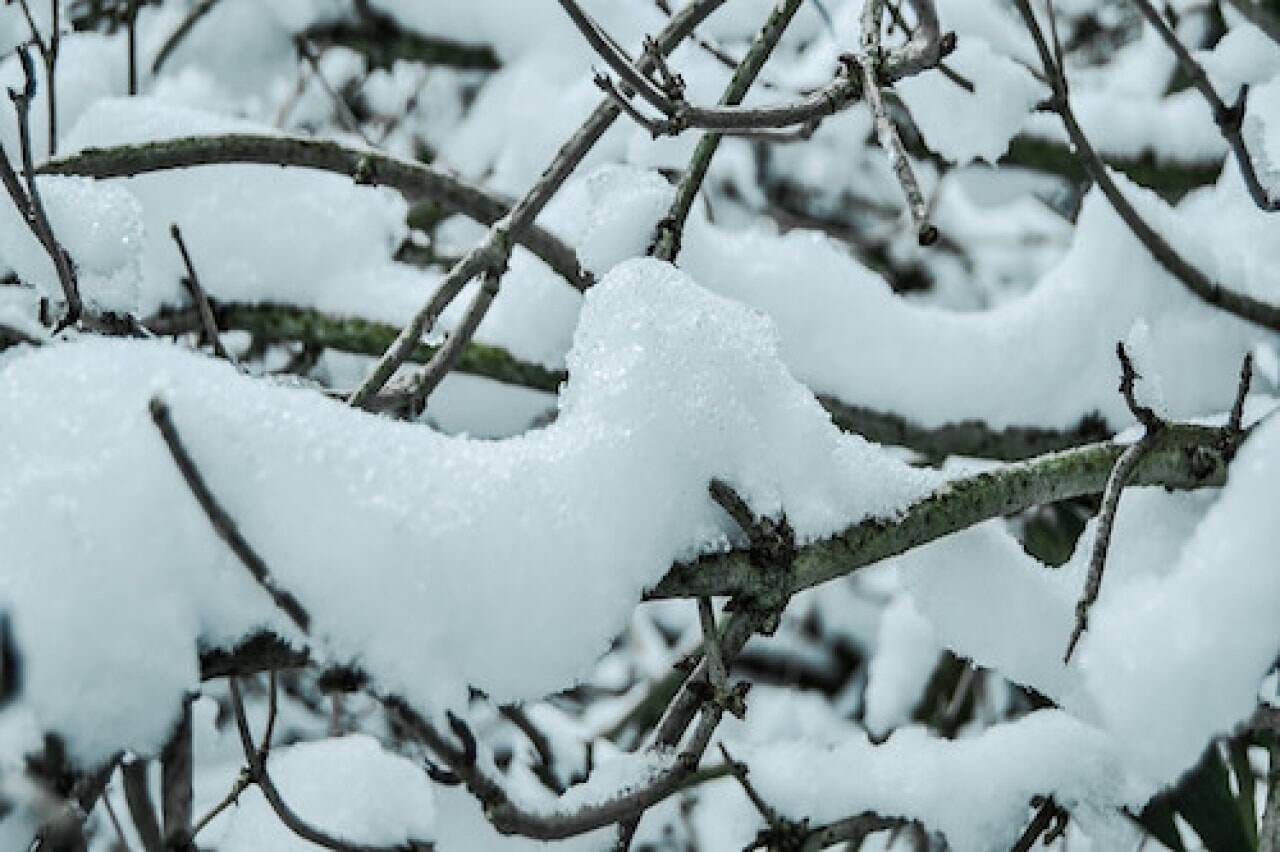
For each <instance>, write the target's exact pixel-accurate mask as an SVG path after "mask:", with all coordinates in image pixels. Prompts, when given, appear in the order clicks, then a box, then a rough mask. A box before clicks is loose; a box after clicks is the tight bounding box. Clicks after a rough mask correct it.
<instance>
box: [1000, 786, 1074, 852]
mask: <svg viewBox="0 0 1280 852" xmlns="http://www.w3.org/2000/svg"><path fill="white" fill-rule="evenodd" d="M1061 814H1062V809H1061V808H1060V807H1058V803H1057V802H1055V801H1054V800H1053V797H1052V796H1050V797H1048V798H1046V799H1045V800H1044V801H1043V802H1041V803H1040V807H1039V808H1038V809H1037V810H1036V812H1035V815H1034V816H1032V818H1031V822H1029V823H1027V827H1026V829H1025V830H1024V831H1023V832H1022V834H1021V835H1020V836H1019V837H1018V840H1017V842H1015V843H1014V844H1013V847H1012V848H1011V849H1010V852H1030V850H1031V848H1032V847H1033V846H1035V845H1036V841H1037V840H1039V839H1040V838H1041V837H1042V836H1043V837H1044V838H1045V844H1046V845H1047V844H1048V843H1050V842H1051V841H1052V837H1051V836H1050V833H1051V832H1052V831H1053V830H1054V829H1053V826H1054V823H1055V822H1059V821H1060V820H1061V819H1062V817H1061Z"/></svg>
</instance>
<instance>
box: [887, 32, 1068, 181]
mask: <svg viewBox="0 0 1280 852" xmlns="http://www.w3.org/2000/svg"><path fill="white" fill-rule="evenodd" d="M946 62H947V66H948V67H949V68H951V69H953V70H954V71H955V72H956V73H958V74H960V75H961V76H962V77H963V78H964V79H966V80H968V81H969V82H970V83H971V84H972V85H973V91H972V92H969V91H966V90H965V89H964V88H962V87H961V86H960V85H959V84H958V83H955V82H953V81H952V80H951V79H950V78H949V77H947V76H946V75H945V74H943V73H942V72H941V71H937V70H931V71H926V72H924V73H923V74H917V75H915V76H912V77H907V78H906V79H904V80H900V81H899V82H898V83H897V84H896V85H895V87H894V88H895V89H896V90H897V91H898V92H899V93H900V94H901V95H902V99H903V101H905V102H906V105H907V109H908V110H910V112H911V118H912V120H913V121H914V122H915V124H916V127H917V128H919V130H920V133H921V134H922V135H923V136H924V139H925V143H926V144H927V145H928V146H929V147H930V148H932V149H933V150H934V151H936V152H938V153H939V154H941V155H942V156H944V157H946V158H947V159H948V160H950V161H951V162H954V163H960V164H964V163H968V162H970V161H972V160H975V159H983V160H986V161H987V162H988V163H995V162H996V161H997V160H999V159H1000V158H1001V157H1002V156H1004V153H1005V151H1006V150H1008V148H1009V140H1010V139H1012V138H1013V136H1014V134H1016V133H1017V132H1018V131H1019V130H1021V129H1022V125H1023V124H1024V122H1025V121H1026V117H1027V115H1028V114H1029V113H1030V112H1031V110H1032V108H1034V107H1035V105H1036V104H1037V103H1039V102H1040V101H1042V100H1044V99H1045V98H1046V97H1047V96H1048V94H1049V91H1048V88H1047V87H1046V86H1045V85H1044V84H1043V83H1041V82H1039V81H1038V80H1036V78H1035V77H1033V76H1031V72H1030V71H1028V70H1027V69H1026V67H1025V66H1023V65H1020V64H1018V63H1017V62H1015V61H1013V60H1012V59H1010V58H1009V57H1007V56H1004V55H1002V54H1000V53H996V52H994V51H993V50H992V49H991V45H989V44H987V43H986V42H985V41H982V40H981V39H976V38H975V39H969V38H965V39H960V40H958V41H957V44H956V49H955V51H954V52H953V53H952V54H951V55H950V56H948V57H947V59H946Z"/></svg>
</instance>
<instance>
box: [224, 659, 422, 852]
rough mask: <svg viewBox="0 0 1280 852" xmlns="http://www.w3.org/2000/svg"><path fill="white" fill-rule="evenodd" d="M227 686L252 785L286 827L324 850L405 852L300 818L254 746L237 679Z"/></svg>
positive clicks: (420, 845)
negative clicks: (344, 835)
mask: <svg viewBox="0 0 1280 852" xmlns="http://www.w3.org/2000/svg"><path fill="white" fill-rule="evenodd" d="M227 686H228V688H229V690H230V692H231V709H232V712H233V713H234V714H235V717H236V730H237V731H238V732H239V734H240V745H241V747H242V748H243V749H244V756H245V760H247V761H248V763H249V774H250V776H251V777H252V779H253V783H254V784H257V785H258V789H259V790H261V791H262V797H263V798H264V799H266V801H267V804H268V805H270V806H271V809H272V810H273V811H275V813H276V816H277V817H278V818H279V819H280V822H281V823H283V824H284V826H285V827H286V828H288V829H289V830H290V831H292V832H293V833H294V834H296V835H298V837H301V838H302V839H303V840H306V841H307V842H309V843H314V844H315V845H317V846H322V847H324V848H325V849H332V850H334V852H402V850H403V849H404V848H405V845H404V844H396V845H394V846H371V845H368V844H364V843H352V842H350V841H347V840H342V839H339V838H337V837H334V836H333V835H331V834H329V833H328V832H326V831H323V830H322V829H319V828H316V827H315V826H314V825H311V824H310V823H308V822H307V821H305V820H303V819H302V818H301V817H299V816H298V814H297V813H296V812H294V810H293V809H292V808H290V807H289V805H288V804H287V803H286V802H285V800H284V798H283V797H282V796H281V795H280V790H279V789H278V788H277V787H276V785H275V782H274V781H273V780H272V779H271V775H270V774H269V773H268V772H267V764H266V760H265V758H264V754H263V752H262V751H261V750H260V749H259V748H257V747H255V746H254V744H253V734H251V733H250V732H249V721H248V719H247V718H246V716H245V710H244V699H243V698H242V697H241V695H240V686H239V684H237V683H236V679H235V678H228V679H227ZM414 846H415V847H416V848H419V849H422V848H432V847H431V846H430V845H429V844H421V843H415V844H414Z"/></svg>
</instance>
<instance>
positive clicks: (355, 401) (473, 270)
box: [348, 0, 725, 406]
mask: <svg viewBox="0 0 1280 852" xmlns="http://www.w3.org/2000/svg"><path fill="white" fill-rule="evenodd" d="M724 2H725V0H696V2H693V3H690V4H689V5H687V6H685V7H684V8H683V9H682V10H681V11H680V14H679V15H677V16H676V17H674V18H672V19H671V21H670V23H668V24H667V26H666V27H665V28H664V29H663V30H662V32H661V33H660V34H659V35H658V36H657V38H656V39H655V42H656V44H657V49H656V50H655V51H654V52H653V53H650V54H646V55H645V56H644V57H642V58H641V60H640V69H641V71H644V70H646V69H647V68H649V67H650V66H651V64H652V63H653V57H654V56H655V55H666V54H668V53H670V52H671V51H672V50H674V49H675V47H676V45H678V44H679V43H680V42H681V41H682V40H683V39H684V38H685V37H686V36H687V35H689V33H691V32H692V31H693V28H694V27H696V26H697V25H698V24H699V23H700V22H701V21H702V20H703V19H704V18H705V17H706V16H707V15H710V14H711V12H713V11H714V10H715V9H717V8H719V7H720V5H721V4H723V3H724ZM619 112H620V110H619V108H618V106H617V104H615V103H614V102H613V100H611V99H608V98H606V99H605V101H604V102H603V103H601V104H600V105H599V106H597V107H596V109H595V111H594V112H592V113H591V115H590V116H589V117H588V118H587V120H586V122H585V123H584V124H583V125H582V126H581V127H579V128H578V131H577V132H576V133H574V134H573V136H571V137H570V138H569V140H568V141H567V142H565V143H564V145H563V146H561V148H560V150H559V152H557V154H556V156H555V158H554V159H553V160H552V161H551V164H550V165H549V166H547V168H546V170H545V171H544V172H543V173H542V176H541V177H540V178H539V179H538V180H537V181H536V182H535V183H534V185H533V186H532V187H530V189H529V191H528V192H527V193H525V196H524V197H523V198H521V199H520V201H519V202H517V203H516V205H515V206H514V207H512V208H511V210H510V211H509V212H508V213H507V215H505V216H503V217H502V219H501V220H499V221H498V222H496V223H494V225H493V226H492V227H491V228H490V230H489V233H488V235H487V236H486V237H485V239H484V240H483V241H482V242H480V243H479V244H478V245H476V246H475V247H474V248H473V249H472V250H471V251H469V252H467V254H466V255H465V256H464V257H463V258H462V259H461V260H460V261H458V263H457V264H455V265H454V267H453V268H452V269H451V270H449V273H448V275H446V276H445V279H444V280H443V281H442V282H441V284H440V287H439V289H437V291H436V293H435V294H434V295H433V296H432V297H431V300H430V301H429V302H427V304H425V305H423V306H422V308H421V309H419V311H418V313H417V314H415V315H414V317H413V319H412V320H411V321H410V322H409V324H408V325H406V326H405V327H404V328H403V329H402V330H401V332H400V335H399V336H398V337H397V338H396V341H395V342H394V343H393V344H392V345H391V346H390V347H388V349H387V351H386V352H384V353H383V355H382V357H381V358H379V359H378V362H377V364H375V365H374V367H373V369H372V370H371V371H370V373H369V375H368V376H367V377H366V378H365V380H364V382H363V383H361V385H360V387H359V388H357V389H356V391H355V392H354V393H353V394H352V395H351V398H350V399H349V400H348V402H349V403H350V404H351V405H356V406H363V405H365V404H367V403H368V402H369V400H370V399H372V398H373V397H374V395H375V394H377V392H378V391H379V390H381V389H382V387H383V385H385V384H386V382H387V380H388V379H390V378H391V376H392V374H393V373H395V371H396V369H397V368H398V367H399V366H400V365H401V364H403V363H404V362H405V360H406V359H407V358H408V357H409V355H410V353H412V352H413V350H414V348H415V347H416V346H417V344H418V342H419V341H420V339H421V337H422V335H423V334H424V333H425V332H426V331H427V330H428V329H430V328H431V326H432V325H433V324H434V323H435V321H436V320H437V319H438V318H439V316H440V313H441V312H442V311H443V310H444V309H445V307H447V306H448V305H449V303H450V302H452V301H453V299H454V298H455V297H456V296H457V294H458V293H459V292H461V290H462V288H463V287H464V286H466V284H467V282H468V281H470V280H471V279H472V278H474V277H476V276H477V275H479V274H481V273H483V272H486V271H489V272H493V273H495V274H501V273H502V271H503V270H504V269H505V268H506V262H507V259H508V258H509V257H510V255H511V241H512V240H514V239H519V238H520V237H521V235H523V234H524V233H525V232H526V231H527V230H528V229H529V228H531V227H532V226H533V222H534V219H536V218H537V216H538V214H539V213H541V212H542V210H543V208H544V207H546V205H547V203H548V202H549V201H550V200H551V198H552V197H553V196H554V195H555V194H556V193H557V192H558V191H559V190H560V187H561V186H563V185H564V182H565V181H566V180H567V179H568V178H569V175H570V174H572V173H573V171H574V169H576V168H577V167H578V164H579V163H581V162H582V160H583V158H584V157H586V155H587V153H588V152H590V150H591V149H592V148H593V147H595V144H596V142H598V141H599V140H600V137H601V136H603V135H604V133H605V131H606V130H608V129H609V127H610V126H612V124H613V122H614V121H615V120H616V119H617V117H618V115H619Z"/></svg>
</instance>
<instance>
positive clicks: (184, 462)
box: [151, 397, 311, 633]
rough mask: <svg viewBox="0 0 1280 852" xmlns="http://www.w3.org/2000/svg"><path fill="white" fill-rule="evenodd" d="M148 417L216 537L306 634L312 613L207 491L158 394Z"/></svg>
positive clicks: (206, 486) (211, 493)
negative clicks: (283, 585)
mask: <svg viewBox="0 0 1280 852" xmlns="http://www.w3.org/2000/svg"><path fill="white" fill-rule="evenodd" d="M151 420H152V422H154V423H155V425H156V429H158V430H159V431H160V436H161V437H162V438H164V442H165V445H166V446H168V448H169V454H170V455H171V456H173V462H174V464H176V465H177V466H178V470H179V471H180V472H181V473H182V478H183V479H184V480H185V481H186V483H187V487H188V488H189V489H191V496H192V497H194V498H195V500H196V502H197V503H199V504H200V509H201V510H202V511H203V512H204V514H205V516H206V517H207V518H208V519H209V523H210V525H211V526H212V527H213V531H214V532H215V533H217V535H218V538H220V539H222V540H223V541H224V542H225V543H226V545H227V546H228V547H229V548H231V551H232V552H233V553H234V554H235V555H236V556H237V557H238V558H239V560H240V561H241V562H242V563H243V564H244V567H245V568H247V569H248V570H249V573H250V574H252V575H253V579H255V580H257V582H258V585H260V586H262V588H263V590H265V591H266V592H267V594H269V595H270V596H271V600H272V601H273V602H274V603H275V605H276V606H277V607H279V608H280V610H281V611H282V612H283V613H284V614H285V615H287V616H288V617H289V620H290V621H292V622H293V623H294V625H295V626H296V627H297V628H298V629H299V630H301V631H302V632H303V633H306V632H307V631H308V629H309V627H310V625H311V616H310V615H309V614H308V613H307V611H306V610H305V609H303V607H302V604H301V603H299V602H298V599H297V598H295V597H294V596H293V594H292V593H291V592H289V591H288V590H286V589H282V588H280V587H279V586H278V585H277V584H276V582H275V579H274V578H273V577H272V576H271V571H270V570H269V569H268V568H267V563H266V562H265V561H263V559H262V557H261V556H259V555H258V552H257V551H256V550H254V549H253V546H252V545H250V544H249V542H248V541H246V540H245V538H244V536H242V535H241V534H240V529H239V527H238V526H237V525H236V522H235V520H234V519H233V518H232V517H231V516H230V515H229V514H227V511H226V510H225V509H223V508H222V506H221V504H219V503H218V500H217V498H216V497H214V496H213V492H212V491H210V490H209V486H208V484H207V483H206V482H205V481H204V477H203V476H202V475H201V473H200V470H199V468H197V467H196V464H195V461H194V460H193V459H192V458H191V455H190V454H189V453H188V452H187V448H186V447H185V446H183V444H182V438H181V437H180V436H179V435H178V430H177V428H176V427H174V425H173V420H172V418H171V417H170V414H169V406H167V405H165V403H164V402H163V401H162V400H161V399H160V398H159V397H152V399H151Z"/></svg>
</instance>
